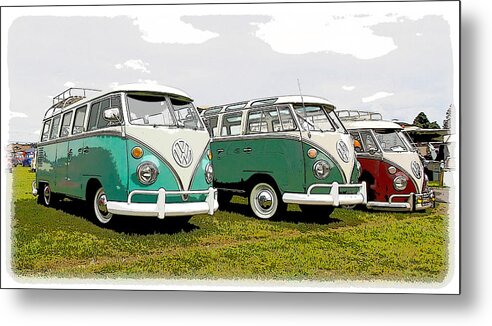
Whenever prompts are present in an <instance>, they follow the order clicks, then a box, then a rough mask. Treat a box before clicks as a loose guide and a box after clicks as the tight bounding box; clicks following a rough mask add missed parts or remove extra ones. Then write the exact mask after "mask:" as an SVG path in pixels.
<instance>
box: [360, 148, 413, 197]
mask: <svg viewBox="0 0 492 326" xmlns="http://www.w3.org/2000/svg"><path fill="white" fill-rule="evenodd" d="M357 160H358V161H359V162H360V164H361V167H362V173H361V176H360V178H359V182H362V181H365V182H366V183H367V200H368V201H379V202H387V201H389V198H390V196H391V195H394V194H398V195H407V194H410V193H411V192H413V193H416V192H417V190H416V187H415V184H414V183H413V181H412V178H411V177H410V176H409V175H408V173H406V172H405V171H402V170H401V169H399V168H398V166H396V165H391V163H388V162H386V161H383V160H381V159H378V158H367V157H358V158H357ZM390 166H394V167H395V168H396V173H395V174H390V173H389V172H388V167H390ZM399 175H405V176H406V177H407V179H408V182H407V187H406V188H405V189H404V190H402V191H397V190H395V188H394V187H393V180H394V178H395V177H397V176H399ZM406 200H407V199H404V198H396V199H394V200H393V201H395V202H399V201H400V202H403V201H406Z"/></svg>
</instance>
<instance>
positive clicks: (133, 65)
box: [114, 59, 150, 74]
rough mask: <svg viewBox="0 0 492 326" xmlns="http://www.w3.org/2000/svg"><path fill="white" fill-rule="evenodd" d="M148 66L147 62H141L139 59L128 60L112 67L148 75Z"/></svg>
mask: <svg viewBox="0 0 492 326" xmlns="http://www.w3.org/2000/svg"><path fill="white" fill-rule="evenodd" d="M148 66H149V64H148V63H147V62H143V61H142V60H140V59H130V60H126V61H125V62H124V63H117V64H115V65H114V67H115V68H116V69H123V68H130V69H133V70H139V71H141V72H145V73H148V74H149V73H150V70H149V69H147V67H148Z"/></svg>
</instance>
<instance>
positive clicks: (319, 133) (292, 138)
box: [202, 96, 366, 219]
mask: <svg viewBox="0 0 492 326" xmlns="http://www.w3.org/2000/svg"><path fill="white" fill-rule="evenodd" d="M334 109H335V107H334V106H333V104H331V103H330V102H329V101H327V100H325V99H323V98H319V97H313V96H280V97H272V98H264V99H257V100H249V101H244V102H239V103H232V104H225V105H220V106H215V107H211V108H208V109H207V110H205V111H204V112H203V113H202V114H203V117H204V121H205V123H206V125H207V127H208V129H209V132H210V133H211V135H212V142H211V149H212V153H213V159H212V160H213V164H214V171H215V173H214V186H215V187H216V188H217V189H218V191H219V194H218V199H219V202H224V203H226V202H228V201H229V200H230V199H231V198H232V195H234V194H237V195H240V196H245V197H247V198H248V199H249V206H250V208H251V210H252V212H253V213H254V214H255V215H256V216H257V217H258V218H262V219H269V218H272V217H277V216H280V215H281V214H282V213H283V212H284V211H285V210H286V208H287V204H288V203H292V204H299V206H300V208H301V210H302V211H303V213H306V214H307V215H313V214H316V215H325V216H328V215H329V214H330V213H331V212H332V211H333V209H334V207H336V206H340V205H353V204H362V203H365V202H366V187H365V183H358V178H359V173H360V166H359V164H358V162H357V160H356V158H355V153H354V148H353V146H352V143H353V140H352V138H351V136H350V134H349V133H348V132H347V130H346V129H345V128H344V126H343V124H342V123H341V121H340V120H339V119H338V117H337V115H336V114H335V112H334Z"/></svg>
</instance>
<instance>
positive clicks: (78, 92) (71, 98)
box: [44, 87, 101, 118]
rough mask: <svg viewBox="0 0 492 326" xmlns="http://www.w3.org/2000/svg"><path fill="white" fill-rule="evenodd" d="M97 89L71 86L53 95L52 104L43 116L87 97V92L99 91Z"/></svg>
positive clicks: (52, 113) (50, 114)
mask: <svg viewBox="0 0 492 326" xmlns="http://www.w3.org/2000/svg"><path fill="white" fill-rule="evenodd" d="M100 91H101V90H99V89H93V88H80V87H71V88H69V89H67V90H65V91H63V92H61V93H60V94H58V95H55V96H54V97H53V105H52V106H51V107H50V108H49V109H48V110H47V111H46V113H45V115H44V117H45V118H46V117H48V116H52V115H54V114H55V113H58V112H60V111H62V110H63V108H65V107H67V106H69V105H71V104H73V103H76V102H78V101H80V100H82V99H84V98H86V97H87V92H100Z"/></svg>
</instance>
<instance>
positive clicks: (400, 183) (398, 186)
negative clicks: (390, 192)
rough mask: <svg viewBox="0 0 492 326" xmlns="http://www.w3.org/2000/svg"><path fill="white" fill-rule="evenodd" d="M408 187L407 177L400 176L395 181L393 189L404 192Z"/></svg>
mask: <svg viewBox="0 0 492 326" xmlns="http://www.w3.org/2000/svg"><path fill="white" fill-rule="evenodd" d="M406 187H407V177H405V176H404V175H399V176H397V177H396V178H395V179H394V180H393V188H395V190H398V191H402V190H404V189H405V188H406Z"/></svg>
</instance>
